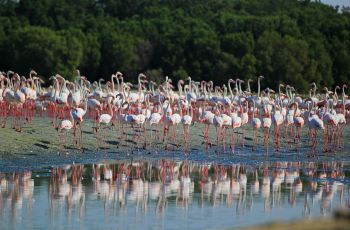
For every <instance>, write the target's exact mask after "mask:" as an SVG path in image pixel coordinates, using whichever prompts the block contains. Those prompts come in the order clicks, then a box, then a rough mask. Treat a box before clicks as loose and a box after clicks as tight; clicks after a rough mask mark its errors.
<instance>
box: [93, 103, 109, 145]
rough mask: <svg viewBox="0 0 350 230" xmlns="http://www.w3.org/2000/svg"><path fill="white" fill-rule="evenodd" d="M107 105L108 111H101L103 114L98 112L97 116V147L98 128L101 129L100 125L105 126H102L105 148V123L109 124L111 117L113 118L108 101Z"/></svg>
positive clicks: (98, 139) (98, 141) (98, 140)
mask: <svg viewBox="0 0 350 230" xmlns="http://www.w3.org/2000/svg"><path fill="white" fill-rule="evenodd" d="M107 106H108V113H103V114H100V115H99V116H98V119H97V128H96V129H97V133H98V134H97V143H98V148H99V147H100V129H101V126H102V125H103V126H105V127H104V128H103V143H104V146H105V149H106V128H107V125H109V124H110V123H111V121H112V118H113V108H112V105H111V104H110V103H108V104H107Z"/></svg>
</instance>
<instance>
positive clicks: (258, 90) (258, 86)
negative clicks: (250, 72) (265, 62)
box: [258, 77, 261, 97]
mask: <svg viewBox="0 0 350 230" xmlns="http://www.w3.org/2000/svg"><path fill="white" fill-rule="evenodd" d="M260 79H261V78H260V77H259V78H258V97H260Z"/></svg>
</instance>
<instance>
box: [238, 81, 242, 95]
mask: <svg viewBox="0 0 350 230" xmlns="http://www.w3.org/2000/svg"><path fill="white" fill-rule="evenodd" d="M238 86H239V95H242V81H239V83H238Z"/></svg>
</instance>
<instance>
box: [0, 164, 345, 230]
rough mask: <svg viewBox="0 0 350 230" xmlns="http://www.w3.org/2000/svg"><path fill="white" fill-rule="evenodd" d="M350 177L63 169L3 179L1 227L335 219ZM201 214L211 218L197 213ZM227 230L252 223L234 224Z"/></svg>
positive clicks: (330, 170) (314, 168)
mask: <svg viewBox="0 0 350 230" xmlns="http://www.w3.org/2000/svg"><path fill="white" fill-rule="evenodd" d="M348 170H349V165H348V164H346V163H342V162H324V163H314V162H308V163H300V162H275V163H271V164H268V163H264V164H260V165H243V164H234V165H230V166H227V165H218V164H216V163H208V164H199V163H195V162H188V161H183V162H179V161H173V160H159V161H137V162H135V161H119V162H117V163H113V164H111V163H104V164H93V165H71V166H65V167H58V168H53V169H52V170H51V171H50V172H49V173H50V174H51V175H50V177H48V176H45V175H46V174H38V173H34V174H35V175H40V176H39V177H36V176H33V175H32V173H31V172H24V173H12V174H5V173H2V174H0V219H1V224H0V228H1V229H3V228H5V227H9V226H11V225H12V226H15V225H20V224H23V223H24V222H25V223H26V224H28V223H30V224H31V226H34V227H35V226H38V225H37V224H39V226H40V223H41V222H43V223H42V224H43V226H47V225H49V226H60V224H62V222H63V223H68V226H69V224H72V225H74V224H79V225H81V224H82V223H84V221H85V222H86V226H93V225H94V224H97V223H96V222H94V221H100V220H101V219H103V220H105V222H103V223H99V224H102V226H103V224H108V223H110V222H111V223H113V222H114V221H115V220H113V218H114V219H118V218H120V217H122V218H123V221H122V223H123V226H127V227H130V226H133V224H132V223H133V222H137V221H140V223H141V225H138V228H140V227H141V226H142V227H147V226H148V227H150V226H153V225H154V224H156V223H158V222H162V221H164V220H165V221H170V222H174V223H176V222H179V221H181V220H183V218H185V219H188V218H189V216H188V215H191V216H193V217H194V218H196V217H198V216H200V215H201V218H202V220H201V221H204V222H205V221H207V222H208V223H211V224H214V225H213V226H216V224H215V221H213V219H212V218H213V217H214V216H215V215H224V214H225V213H227V212H229V213H231V214H229V216H232V211H233V213H235V215H236V216H240V217H245V216H247V219H248V218H249V213H252V212H256V213H260V214H258V215H254V219H256V220H255V221H257V222H259V221H260V222H261V221H270V220H274V219H276V218H278V217H276V216H274V215H272V212H274V210H284V209H287V212H285V213H286V214H285V215H293V210H295V211H294V213H295V214H294V216H295V217H299V215H300V214H299V215H298V213H301V212H302V213H303V216H311V215H313V216H315V215H327V214H330V213H331V212H332V210H333V209H334V208H336V207H339V206H347V207H349V206H350V203H349V178H348V177H346V176H345V173H349V171H348ZM43 175H44V176H43ZM347 175H348V174H347ZM32 178H34V179H32ZM34 182H35V183H34ZM47 192H48V196H47V195H45V193H46V194H47ZM194 208H196V210H197V208H198V210H204V212H202V213H201V212H200V211H198V210H197V211H196V212H191V209H194ZM34 209H35V210H34ZM42 210H44V211H42ZM210 210H215V213H212V212H211V211H210ZM46 211H47V213H46ZM216 212H217V214H216ZM43 213H44V214H43ZM130 213H131V215H130ZM181 213H182V214H181ZM209 213H210V214H209ZM261 213H265V214H261ZM41 215H44V216H41ZM45 215H48V216H49V218H47V216H45ZM132 215H134V216H136V217H138V218H136V219H133V218H131V217H132ZM86 216H88V217H89V218H84V217H86ZM140 216H141V217H140ZM107 217H108V218H107ZM128 217H129V218H128ZM153 217H155V219H153ZM43 218H45V219H46V218H47V219H48V220H43ZM286 218H287V219H288V217H286ZM145 219H150V220H151V221H149V222H147V221H145ZM260 219H261V220H260ZM45 221H47V222H45ZM89 221H92V223H89ZM152 221H154V222H152ZM118 223H119V224H120V223H121V222H120V221H119V220H118ZM145 223H146V224H147V225H142V224H145ZM252 223H253V222H252ZM90 224H92V225H90ZM202 224H203V223H202ZM220 224H223V226H233V225H247V224H248V223H238V222H234V220H232V218H229V219H226V222H225V223H220ZM180 225H181V223H180ZM180 225H179V226H180ZM195 225H196V223H194V225H193V226H192V227H194V226H195ZM97 226H100V225H97ZM204 226H207V225H204ZM134 227H135V226H134ZM163 227H164V226H160V228H163Z"/></svg>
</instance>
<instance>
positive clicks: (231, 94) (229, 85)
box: [227, 80, 233, 99]
mask: <svg viewBox="0 0 350 230" xmlns="http://www.w3.org/2000/svg"><path fill="white" fill-rule="evenodd" d="M231 82H232V81H231V80H229V81H228V83H227V86H228V91H229V92H230V96H231V99H232V98H233V93H232V88H231Z"/></svg>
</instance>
